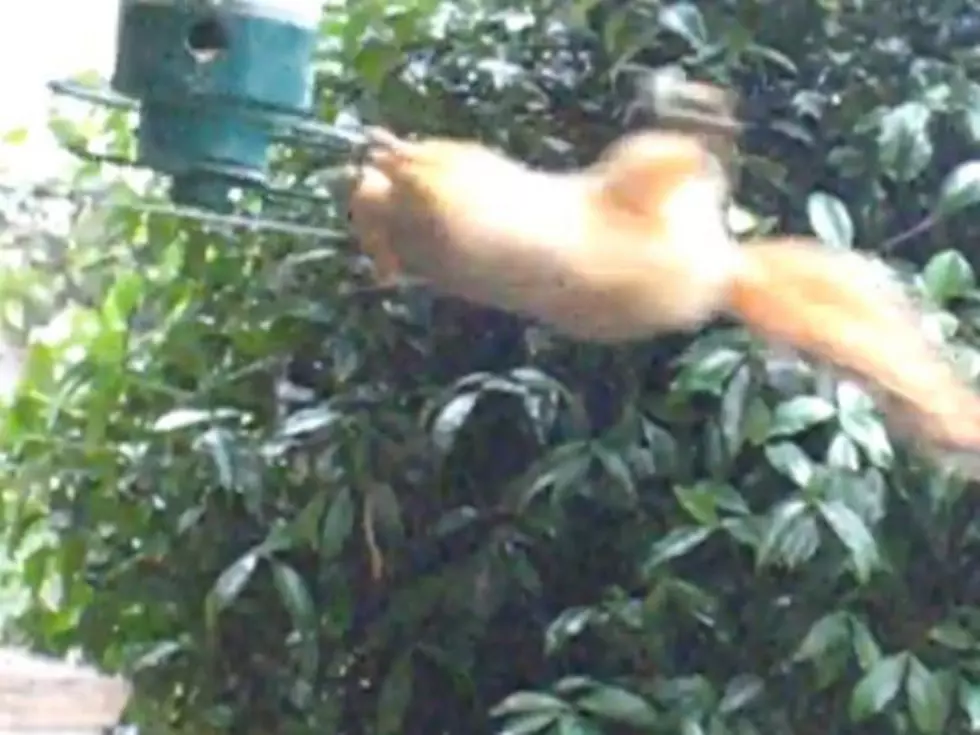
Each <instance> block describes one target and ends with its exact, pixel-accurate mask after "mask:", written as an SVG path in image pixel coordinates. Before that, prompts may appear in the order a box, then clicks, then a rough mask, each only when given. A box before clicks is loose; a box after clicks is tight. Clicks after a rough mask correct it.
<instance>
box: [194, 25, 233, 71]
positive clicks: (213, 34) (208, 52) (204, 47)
mask: <svg viewBox="0 0 980 735" xmlns="http://www.w3.org/2000/svg"><path fill="white" fill-rule="evenodd" d="M230 43H231V38H230V34H229V33H228V28H227V27H226V26H225V24H224V23H223V22H222V20H221V17H220V16H219V15H218V14H217V13H208V14H207V15H205V16H204V17H202V18H200V19H199V20H196V21H195V22H194V24H193V25H191V27H190V29H189V30H188V31H187V38H186V40H185V45H186V47H187V52H188V53H189V54H190V55H191V56H193V57H194V60H195V61H196V62H197V63H199V64H207V63H209V62H211V61H214V59H215V58H217V56H218V55H219V54H221V53H223V52H224V51H227V50H228V46H229V44H230Z"/></svg>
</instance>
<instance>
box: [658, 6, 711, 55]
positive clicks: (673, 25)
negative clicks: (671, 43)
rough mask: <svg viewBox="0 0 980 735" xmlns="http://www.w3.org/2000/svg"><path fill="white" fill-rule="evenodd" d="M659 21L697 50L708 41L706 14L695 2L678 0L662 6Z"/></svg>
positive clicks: (662, 26) (666, 28) (663, 26)
mask: <svg viewBox="0 0 980 735" xmlns="http://www.w3.org/2000/svg"><path fill="white" fill-rule="evenodd" d="M657 22H658V23H659V24H660V27H661V28H663V29H665V30H668V31H670V32H671V33H676V34H677V35H678V36H680V37H681V38H683V39H684V40H685V41H687V42H688V43H689V44H691V48H693V49H695V50H699V49H702V48H704V46H705V45H706V44H707V43H708V29H707V27H706V26H705V23H704V16H702V15H701V11H700V10H699V9H698V7H697V5H695V4H694V3H686V2H678V3H672V4H671V5H666V6H664V7H662V8H661V9H660V12H659V14H658V15H657Z"/></svg>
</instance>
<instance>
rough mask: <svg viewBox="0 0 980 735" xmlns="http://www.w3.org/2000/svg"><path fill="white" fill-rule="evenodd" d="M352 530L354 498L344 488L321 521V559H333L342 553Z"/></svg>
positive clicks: (346, 488)
mask: <svg viewBox="0 0 980 735" xmlns="http://www.w3.org/2000/svg"><path fill="white" fill-rule="evenodd" d="M353 529H354V497H353V494H352V492H351V489H350V488H349V487H344V488H341V489H340V492H338V493H337V496H336V497H335V498H334V499H333V502H332V503H331V504H330V510H328V511H327V516H326V518H324V520H323V533H321V534H320V555H321V557H322V558H323V559H325V560H326V559H333V558H334V557H335V556H337V555H338V554H339V553H340V552H341V551H343V549H344V545H345V544H346V543H347V539H348V537H349V536H350V534H351V531H352V530H353Z"/></svg>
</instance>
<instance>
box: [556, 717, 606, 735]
mask: <svg viewBox="0 0 980 735" xmlns="http://www.w3.org/2000/svg"><path fill="white" fill-rule="evenodd" d="M556 735H603V733H602V730H600V729H599V728H598V727H597V726H596V725H595V724H594V723H592V722H589V721H588V720H587V719H585V718H583V717H578V716H576V715H574V714H567V715H562V716H561V717H559V718H558V732H557V733H556Z"/></svg>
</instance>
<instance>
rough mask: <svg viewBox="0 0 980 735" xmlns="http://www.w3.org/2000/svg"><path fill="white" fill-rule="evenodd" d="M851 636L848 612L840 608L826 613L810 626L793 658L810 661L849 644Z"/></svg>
mask: <svg viewBox="0 0 980 735" xmlns="http://www.w3.org/2000/svg"><path fill="white" fill-rule="evenodd" d="M850 637H851V631H850V627H849V626H848V616H847V613H845V612H843V611H841V610H838V611H836V612H832V613H829V614H827V615H824V616H823V617H822V618H820V620H818V621H817V622H815V623H814V624H813V625H812V626H811V627H810V630H809V632H807V634H806V637H804V638H803V642H802V643H800V647H799V648H798V649H796V653H795V654H793V660H794V661H809V660H810V659H814V658H821V657H823V656H824V655H825V654H826V653H827V652H828V651H830V650H836V649H839V648H841V647H843V646H845V645H847V644H848V643H849V642H850Z"/></svg>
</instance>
